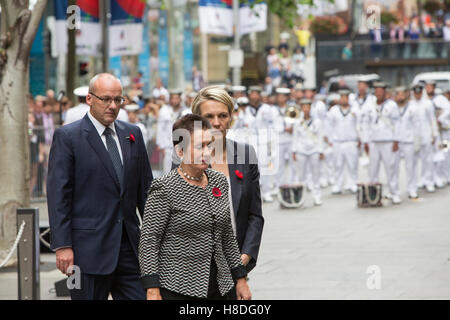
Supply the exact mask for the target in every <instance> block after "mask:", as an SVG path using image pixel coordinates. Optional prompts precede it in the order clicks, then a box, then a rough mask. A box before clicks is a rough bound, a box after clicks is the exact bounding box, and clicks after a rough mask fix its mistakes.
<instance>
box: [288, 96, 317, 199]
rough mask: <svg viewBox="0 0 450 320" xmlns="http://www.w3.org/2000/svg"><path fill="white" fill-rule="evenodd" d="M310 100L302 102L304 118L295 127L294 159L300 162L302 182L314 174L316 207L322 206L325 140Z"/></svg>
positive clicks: (313, 195) (292, 147)
mask: <svg viewBox="0 0 450 320" xmlns="http://www.w3.org/2000/svg"><path fill="white" fill-rule="evenodd" d="M311 104H312V101H311V100H310V99H302V100H301V108H302V112H303V117H302V118H301V120H300V121H299V122H297V123H296V124H295V125H294V130H293V137H292V145H291V151H292V158H293V160H294V161H295V162H298V166H299V170H300V181H301V183H302V184H305V183H306V178H307V177H306V173H307V172H308V171H309V172H311V173H312V181H313V185H312V190H311V191H312V197H313V200H314V205H316V206H320V205H321V204H322V200H321V190H320V164H319V163H320V160H321V159H323V151H322V150H323V149H322V148H323V144H322V143H320V141H322V139H323V134H322V126H321V121H320V119H318V118H312V117H311Z"/></svg>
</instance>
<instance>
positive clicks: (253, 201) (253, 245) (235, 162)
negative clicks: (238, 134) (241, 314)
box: [227, 139, 264, 271]
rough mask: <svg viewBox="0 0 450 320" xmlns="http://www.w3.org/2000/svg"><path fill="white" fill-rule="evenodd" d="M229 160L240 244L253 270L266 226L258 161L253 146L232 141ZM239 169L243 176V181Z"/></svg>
mask: <svg viewBox="0 0 450 320" xmlns="http://www.w3.org/2000/svg"><path fill="white" fill-rule="evenodd" d="M227 160H228V170H229V171H230V183H231V198H232V201H233V210H234V216H235V218H236V237H237V242H238V246H239V249H240V250H241V253H242V254H244V253H245V254H248V255H250V256H251V257H252V259H251V260H250V262H249V263H248V265H247V266H246V267H247V271H251V270H252V269H253V268H254V267H255V266H256V261H257V259H258V252H259V246H260V244H261V237H262V231H263V226H264V218H263V215H262V208H261V191H260V185H259V168H258V161H257V157H256V153H255V150H254V149H253V147H251V146H249V145H248V144H243V143H238V142H236V141H233V140H229V139H227ZM236 170H239V172H240V173H242V175H243V178H242V179H240V178H239V177H238V175H237V174H236Z"/></svg>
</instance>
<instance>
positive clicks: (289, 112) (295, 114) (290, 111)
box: [284, 106, 300, 119]
mask: <svg viewBox="0 0 450 320" xmlns="http://www.w3.org/2000/svg"><path fill="white" fill-rule="evenodd" d="M284 115H285V117H288V118H292V119H297V118H299V117H300V110H299V109H298V108H297V107H296V106H290V107H288V108H287V109H286V112H285V113H284Z"/></svg>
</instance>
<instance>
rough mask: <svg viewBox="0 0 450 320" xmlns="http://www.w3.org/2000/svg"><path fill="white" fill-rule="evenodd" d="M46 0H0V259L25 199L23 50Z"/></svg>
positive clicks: (26, 73)
mask: <svg viewBox="0 0 450 320" xmlns="http://www.w3.org/2000/svg"><path fill="white" fill-rule="evenodd" d="M46 5H47V0H37V1H35V5H34V8H33V10H30V8H29V1H28V0H0V7H1V13H0V177H1V178H0V181H1V183H0V262H1V261H2V260H3V259H2V258H4V257H5V256H6V254H7V250H8V248H9V246H10V245H11V244H12V243H13V241H14V239H15V235H16V209H17V208H19V207H27V206H28V205H29V203H28V202H29V187H28V182H29V179H30V176H29V172H30V170H29V162H30V161H29V138H28V118H27V117H28V107H27V101H26V96H27V93H28V92H29V83H28V82H29V56H30V50H31V46H32V44H33V40H34V37H35V35H36V31H37V30H38V26H39V23H40V21H41V19H42V16H43V13H44V10H45V7H46Z"/></svg>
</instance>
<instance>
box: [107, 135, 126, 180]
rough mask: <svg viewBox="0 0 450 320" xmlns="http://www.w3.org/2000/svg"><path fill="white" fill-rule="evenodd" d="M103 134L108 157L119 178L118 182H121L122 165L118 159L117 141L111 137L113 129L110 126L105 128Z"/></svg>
mask: <svg viewBox="0 0 450 320" xmlns="http://www.w3.org/2000/svg"><path fill="white" fill-rule="evenodd" d="M103 134H104V135H105V137H106V148H107V149H108V153H109V157H110V158H111V161H112V163H113V166H114V170H115V171H116V174H117V177H118V178H119V183H120V184H122V178H123V166H122V161H121V160H120V154H119V149H118V148H117V143H116V141H115V140H114V138H113V137H112V134H113V131H112V129H111V128H106V129H105V131H104V132H103Z"/></svg>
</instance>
